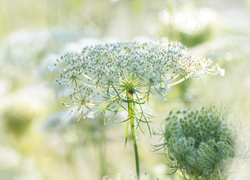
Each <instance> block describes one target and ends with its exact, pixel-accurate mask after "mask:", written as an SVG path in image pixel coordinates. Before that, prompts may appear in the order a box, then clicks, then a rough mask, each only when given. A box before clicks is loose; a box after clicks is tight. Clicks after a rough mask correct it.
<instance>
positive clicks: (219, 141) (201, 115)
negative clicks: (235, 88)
mask: <svg viewBox="0 0 250 180" xmlns="http://www.w3.org/2000/svg"><path fill="white" fill-rule="evenodd" d="M165 122H166V126H165V132H164V137H165V141H166V153H167V157H168V160H169V162H170V166H171V167H172V168H173V172H176V171H177V170H179V171H181V172H182V174H183V176H184V179H185V178H188V179H222V177H223V176H224V174H223V173H224V172H225V165H228V162H229V159H230V158H232V157H234V156H235V147H234V136H233V130H234V129H233V128H232V126H231V125H230V124H229V122H228V121H227V119H226V117H224V116H223V115H222V114H221V113H218V112H216V111H215V109H210V110H206V109H205V108H202V109H201V110H177V111H175V112H170V114H169V116H168V117H167V118H166V121H165Z"/></svg>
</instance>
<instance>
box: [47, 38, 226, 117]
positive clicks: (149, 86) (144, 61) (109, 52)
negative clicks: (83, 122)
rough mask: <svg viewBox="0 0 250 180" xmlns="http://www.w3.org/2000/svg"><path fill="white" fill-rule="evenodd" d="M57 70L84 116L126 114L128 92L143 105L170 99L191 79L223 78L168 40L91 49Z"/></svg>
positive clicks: (61, 62)
mask: <svg viewBox="0 0 250 180" xmlns="http://www.w3.org/2000/svg"><path fill="white" fill-rule="evenodd" d="M55 66H59V67H60V75H59V78H58V79H57V80H56V81H57V82H58V84H62V85H65V86H67V87H71V88H72V91H71V94H70V100H71V102H70V103H69V104H75V105H77V106H78V107H77V108H76V110H75V111H76V112H81V113H82V112H83V109H84V108H83V107H86V108H87V110H88V111H94V112H100V111H102V110H104V109H105V110H107V109H108V110H112V109H114V107H117V109H116V110H115V112H118V111H119V108H121V109H123V110H125V108H124V107H123V105H122V104H123V102H124V101H126V100H125V99H126V97H127V94H126V93H128V92H129V93H130V94H133V96H134V101H135V102H136V103H143V102H145V99H148V98H149V97H150V96H151V97H152V96H159V95H160V96H165V95H166V93H167V92H168V90H169V88H170V87H171V86H173V85H176V84H178V83H180V82H182V81H184V80H186V79H187V78H188V77H196V76H198V77H202V76H204V73H206V72H207V73H211V74H218V73H219V74H221V73H220V71H221V69H218V66H211V62H210V61H209V60H206V59H205V58H202V57H196V56H191V55H190V53H189V50H188V49H187V48H186V47H185V46H183V45H182V44H180V43H177V42H168V40H167V39H161V40H157V41H148V42H136V41H131V42H116V43H106V44H97V45H91V46H86V47H84V48H83V49H82V51H81V52H71V53H67V54H65V55H63V56H61V58H60V59H59V60H57V63H56V64H55ZM49 68H50V69H52V70H53V69H54V68H53V67H51V66H50V67H49ZM91 105H94V107H95V108H97V107H98V108H99V109H98V110H94V109H93V108H91ZM86 108H85V109H86Z"/></svg>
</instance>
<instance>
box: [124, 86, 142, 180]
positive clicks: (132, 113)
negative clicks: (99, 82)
mask: <svg viewBox="0 0 250 180" xmlns="http://www.w3.org/2000/svg"><path fill="white" fill-rule="evenodd" d="M133 99H134V97H133V91H129V90H127V100H128V119H129V122H130V128H131V135H132V141H133V145H134V153H135V164H136V175H137V179H138V180H140V164H139V153H138V147H137V141H136V134H135V106H136V105H135V103H134V102H129V101H131V100H133Z"/></svg>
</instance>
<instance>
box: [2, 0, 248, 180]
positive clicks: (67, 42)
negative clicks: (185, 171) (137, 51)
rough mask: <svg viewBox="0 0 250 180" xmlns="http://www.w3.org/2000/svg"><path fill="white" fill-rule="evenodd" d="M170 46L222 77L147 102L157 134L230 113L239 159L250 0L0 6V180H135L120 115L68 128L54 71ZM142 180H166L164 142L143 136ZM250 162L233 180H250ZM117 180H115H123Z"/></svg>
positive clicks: (74, 0) (25, 0) (243, 162)
mask: <svg viewBox="0 0 250 180" xmlns="http://www.w3.org/2000/svg"><path fill="white" fill-rule="evenodd" d="M160 37H167V38H168V39H169V40H171V41H180V42H182V43H183V44H185V45H186V46H188V47H189V48H190V49H191V51H192V52H193V54H195V55H202V56H205V57H207V58H210V59H211V60H213V61H214V63H215V64H219V65H220V67H222V68H224V69H225V70H226V74H225V76H223V77H219V76H206V81H205V83H204V82H202V81H201V80H200V79H192V80H188V81H187V82H186V83H183V84H181V85H178V86H176V87H175V88H173V89H171V91H170V92H169V94H168V97H167V100H166V101H161V100H156V101H152V102H150V104H149V105H148V107H147V109H148V110H149V111H150V113H151V114H152V115H153V118H152V122H151V127H152V129H153V130H154V131H155V132H156V134H158V132H160V131H161V129H162V126H161V122H162V121H163V120H164V118H165V117H166V115H167V114H168V112H169V111H170V110H175V109H177V108H184V107H194V108H200V107H201V106H205V107H210V106H211V105H216V106H217V107H219V108H221V107H226V108H227V111H228V113H229V115H230V118H231V120H232V121H233V123H235V125H236V127H237V129H238V132H237V134H238V140H239V142H240V143H239V144H240V145H239V147H237V148H238V149H239V151H241V152H246V151H247V148H248V146H249V143H250V141H249V135H250V129H249V127H250V119H249V117H250V59H249V57H250V1H249V0H220V1H218V0H209V1H205V0H154V1H152V0H53V1H51V0H36V1H33V0H22V1H18V0H0V179H1V180H55V179H60V180H90V179H91V180H92V179H93V180H97V179H102V177H103V176H104V175H107V176H108V177H109V178H111V179H119V178H121V179H132V176H133V175H134V174H135V172H134V171H135V170H134V169H135V168H134V155H133V147H132V144H128V145H127V147H126V148H124V140H125V124H122V123H117V122H116V121H118V120H121V119H122V118H124V117H123V114H121V115H119V116H116V117H115V119H113V120H109V121H108V122H107V125H106V126H104V125H103V117H102V115H99V116H97V117H96V118H95V119H91V118H90V119H88V118H85V119H81V120H80V121H77V120H76V119H74V118H73V119H69V118H68V113H69V110H68V109H67V108H66V107H65V106H62V104H61V102H62V100H63V99H64V96H65V91H64V90H63V89H60V88H59V87H58V86H57V85H56V83H55V80H54V79H55V77H56V76H57V74H55V72H53V71H52V72H51V71H50V70H49V69H48V66H50V65H51V64H53V63H54V62H55V60H56V58H58V57H60V56H61V55H62V54H64V53H66V52H68V51H76V50H79V49H81V48H82V47H83V46H84V45H86V44H93V43H98V42H103V41H105V42H112V41H117V40H142V39H156V38H160ZM138 136H139V151H140V159H141V172H142V174H143V175H142V177H143V178H144V179H148V180H151V179H157V178H159V179H162V180H164V179H178V177H176V176H168V175H167V171H168V167H167V165H166V160H165V157H164V155H163V151H157V152H153V149H154V148H153V146H152V145H154V144H159V143H160V142H161V135H153V136H152V137H150V136H149V133H148V131H147V129H146V128H145V133H144V134H143V133H141V132H140V131H138ZM249 170H250V160H249V156H248V155H247V154H245V153H243V155H242V156H241V157H239V161H238V164H236V165H234V168H232V170H231V172H232V173H231V176H230V179H241V180H248V179H250V172H249ZM117 177H118V178H117Z"/></svg>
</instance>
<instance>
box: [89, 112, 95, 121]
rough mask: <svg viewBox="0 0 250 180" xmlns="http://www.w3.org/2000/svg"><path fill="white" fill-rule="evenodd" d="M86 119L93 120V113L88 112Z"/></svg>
mask: <svg viewBox="0 0 250 180" xmlns="http://www.w3.org/2000/svg"><path fill="white" fill-rule="evenodd" d="M87 118H91V119H94V118H95V113H93V112H92V111H90V112H89V113H88V114H87Z"/></svg>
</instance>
